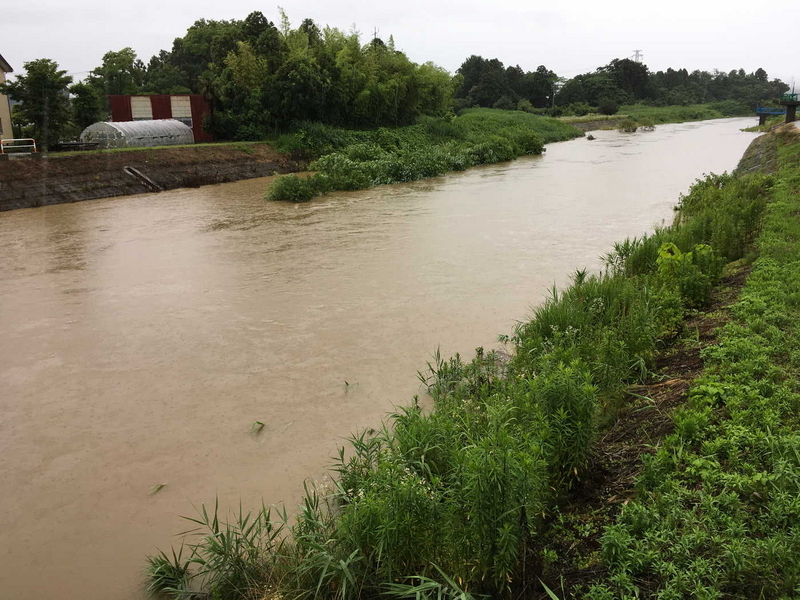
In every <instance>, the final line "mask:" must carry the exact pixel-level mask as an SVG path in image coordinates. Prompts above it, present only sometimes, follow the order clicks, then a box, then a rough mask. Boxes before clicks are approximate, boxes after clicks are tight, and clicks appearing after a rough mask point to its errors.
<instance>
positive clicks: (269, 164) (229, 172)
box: [0, 142, 301, 211]
mask: <svg viewBox="0 0 800 600" xmlns="http://www.w3.org/2000/svg"><path fill="white" fill-rule="evenodd" d="M126 167H132V168H133V169H136V170H138V171H139V172H141V173H143V174H144V175H145V176H147V177H148V178H149V179H150V180H151V181H153V182H154V183H155V184H156V185H158V186H159V187H161V188H162V189H165V190H169V189H175V188H182V187H198V186H201V185H208V184H214V183H226V182H229V181H238V180H240V179H250V178H253V177H266V176H269V175H275V174H278V173H289V172H294V171H298V170H300V168H301V163H299V162H298V161H296V160H293V159H292V158H290V157H289V156H286V155H284V154H281V153H279V152H277V151H275V149H274V148H273V147H272V146H269V145H268V144H263V143H254V142H239V143H231V144H202V145H196V146H180V147H162V148H133V149H127V150H122V151H121V150H108V151H94V152H70V153H65V154H64V155H59V154H50V155H46V156H45V155H39V157H37V158H19V159H15V160H3V161H0V211H3V210H13V209H17V208H32V207H37V206H46V205H49V204H62V203H67V202H79V201H81V200H93V199H96V198H109V197H113V196H127V195H131V194H144V193H147V192H152V191H154V190H153V188H152V187H151V186H149V185H148V184H147V183H145V182H144V181H142V180H141V179H139V178H137V177H134V176H131V175H129V174H128V173H126V172H125V170H124V169H125V168H126Z"/></svg>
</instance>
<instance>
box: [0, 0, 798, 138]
mask: <svg viewBox="0 0 800 600" xmlns="http://www.w3.org/2000/svg"><path fill="white" fill-rule="evenodd" d="M24 70H25V73H24V74H23V75H20V76H18V77H17V78H16V79H15V80H13V81H11V82H8V83H6V84H4V85H3V86H1V87H0V93H4V94H7V95H8V96H10V97H11V99H12V100H15V101H18V102H19V103H18V104H16V105H15V106H14V114H13V115H12V118H13V121H14V122H15V123H16V125H17V129H18V133H19V134H22V133H24V134H25V135H26V136H27V135H29V136H32V137H36V138H37V139H38V140H40V141H41V142H42V144H43V145H44V146H48V145H50V144H51V143H52V142H55V141H58V140H59V139H65V138H71V137H75V136H77V134H78V133H79V132H80V131H81V130H82V129H83V128H85V127H86V126H88V125H90V124H92V123H94V122H97V121H100V120H103V119H106V118H108V105H107V99H106V97H107V96H108V95H111V94H187V93H194V94H202V95H203V96H204V97H205V98H206V99H207V100H208V101H209V103H210V105H211V107H212V115H211V118H210V119H209V121H208V122H207V123H205V124H204V126H205V128H206V129H207V130H208V131H210V132H211V133H213V134H215V135H217V136H218V137H219V138H220V139H233V140H258V139H264V138H268V137H272V136H274V135H275V134H276V133H278V132H280V131H285V130H287V129H289V128H291V127H293V126H294V125H296V124H298V123H302V122H306V121H317V122H323V123H326V124H330V125H336V126H340V127H347V128H374V127H380V126H385V127H391V126H400V125H407V124H409V123H413V122H414V121H415V120H416V119H417V118H418V117H420V116H421V115H444V114H448V113H450V112H452V111H458V110H459V109H461V108H466V107H474V106H479V107H493V108H502V109H508V110H511V109H516V110H523V111H527V112H540V113H546V114H551V115H558V114H562V113H565V114H585V113H587V112H589V111H593V110H601V111H602V112H607V113H609V114H611V113H613V112H615V111H616V109H617V107H618V106H619V105H620V104H625V103H633V102H645V103H649V104H656V105H670V104H693V103H703V102H711V101H720V100H735V101H737V102H740V103H744V104H748V105H752V104H754V103H755V102H757V101H763V100H767V99H770V98H775V97H777V96H779V95H780V94H781V93H783V92H784V91H786V90H787V89H788V86H786V85H785V84H784V83H783V82H781V81H780V80H777V79H776V80H769V78H768V76H767V73H766V72H765V71H764V70H763V69H758V70H757V71H756V72H754V73H750V74H748V73H745V72H744V71H743V70H741V69H740V70H738V71H731V72H730V73H722V72H716V71H715V72H713V73H709V72H707V71H692V72H691V73H690V72H687V70H686V69H678V70H673V69H667V71H666V72H664V71H658V72H655V73H654V72H651V71H649V70H648V68H647V66H646V65H644V64H640V63H637V62H634V61H632V60H629V59H615V60H613V61H611V62H610V63H609V64H608V65H605V66H603V67H600V68H598V69H597V70H595V71H594V72H591V73H585V74H582V75H578V76H576V77H573V78H572V79H569V80H565V79H564V78H561V77H559V76H558V75H557V73H555V72H554V71H552V70H550V69H548V68H547V67H546V66H544V65H542V66H539V67H538V68H537V69H536V70H535V71H530V72H526V71H524V70H523V69H522V68H520V67H519V66H518V65H517V66H509V67H506V66H504V65H503V63H502V62H501V61H500V60H498V59H496V58H494V59H486V58H483V57H481V56H475V55H473V56H470V57H469V58H467V59H466V60H465V61H464V63H463V64H462V65H461V66H460V67H459V69H458V70H457V72H456V74H455V75H451V74H450V73H448V72H447V71H445V70H444V69H442V68H440V67H438V66H436V65H435V64H433V63H431V62H428V63H424V64H416V63H414V62H412V61H411V60H409V58H408V57H407V56H406V55H405V54H404V53H403V52H402V51H400V50H398V49H397V48H396V47H395V44H394V40H393V39H392V37H391V36H390V37H389V38H388V40H386V41H384V40H382V39H380V38H378V37H374V38H372V39H369V40H368V41H366V42H363V41H362V39H361V35H360V34H359V33H358V32H357V31H355V30H352V31H349V32H344V31H342V30H340V29H336V28H332V27H323V28H320V27H319V26H318V25H317V24H316V23H315V22H314V21H313V20H311V19H305V20H303V21H302V22H301V23H300V25H299V26H297V27H292V25H291V23H290V22H289V19H288V18H287V16H286V14H285V13H284V12H283V11H280V19H279V20H278V22H277V24H276V23H274V22H272V21H270V20H268V19H267V18H266V17H265V16H264V15H263V14H262V13H261V12H258V11H256V12H252V13H250V14H249V15H248V16H247V17H246V18H245V19H243V20H236V19H234V20H229V21H215V20H205V19H200V20H198V21H196V22H195V23H194V24H193V25H192V26H191V27H189V29H188V30H187V32H186V34H185V35H184V36H182V37H179V38H176V39H175V40H174V42H173V44H172V48H171V49H170V50H162V51H160V52H159V53H158V54H157V55H155V56H153V57H152V58H150V60H149V61H148V62H147V63H145V62H144V61H143V60H141V59H140V58H139V57H138V56H137V55H136V52H135V51H134V50H133V49H131V48H123V49H122V50H118V51H110V52H107V53H106V54H105V55H104V56H103V59H102V63H101V64H100V65H99V66H98V67H96V68H95V69H94V70H92V71H91V73H90V74H89V76H88V77H86V78H85V79H84V80H83V81H80V82H74V81H73V78H72V77H71V76H69V75H68V74H67V73H66V71H64V70H62V69H60V68H59V66H58V64H57V63H56V62H54V61H52V60H49V59H39V60H34V61H30V62H27V63H25V64H24ZM23 129H24V131H21V130H23Z"/></svg>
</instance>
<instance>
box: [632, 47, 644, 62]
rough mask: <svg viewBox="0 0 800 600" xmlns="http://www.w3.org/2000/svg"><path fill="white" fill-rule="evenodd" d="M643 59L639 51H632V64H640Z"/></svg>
mask: <svg viewBox="0 0 800 600" xmlns="http://www.w3.org/2000/svg"><path fill="white" fill-rule="evenodd" d="M643 58H644V54H642V51H641V50H634V51H633V60H634V62H637V63H640V62H642V59H643Z"/></svg>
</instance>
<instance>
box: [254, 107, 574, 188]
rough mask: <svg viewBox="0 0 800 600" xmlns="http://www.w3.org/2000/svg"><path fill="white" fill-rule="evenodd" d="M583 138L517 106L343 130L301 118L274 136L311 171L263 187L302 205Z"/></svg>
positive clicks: (563, 126)
mask: <svg viewBox="0 0 800 600" xmlns="http://www.w3.org/2000/svg"><path fill="white" fill-rule="evenodd" d="M580 135H582V133H581V132H580V131H578V130H577V129H575V128H574V127H571V126H570V125H567V124H565V123H562V122H560V121H557V120H555V119H551V118H547V117H539V116H535V115H530V114H526V113H521V112H515V111H504V110H493V109H471V110H466V111H464V112H463V113H462V114H461V115H460V116H458V117H452V118H434V117H426V118H422V119H421V120H420V122H419V123H418V124H416V125H410V126H408V127H401V128H394V129H385V128H381V129H376V130H363V131H357V130H347V129H339V128H336V127H331V126H327V125H322V124H319V123H305V124H303V125H301V126H299V127H298V128H297V130H296V131H295V132H294V133H291V134H287V135H284V136H282V137H281V138H279V139H278V142H277V146H278V149H279V150H281V151H282V152H287V153H289V154H290V155H292V156H293V157H294V158H298V159H303V158H305V159H316V160H314V161H313V162H312V163H311V165H310V169H311V170H312V171H315V173H314V174H312V175H310V176H308V177H305V178H300V177H298V176H297V175H284V176H282V177H280V178H278V180H277V181H276V182H275V183H273V184H272V186H271V187H270V189H269V190H268V192H267V198H269V199H271V200H291V201H294V202H305V201H308V200H311V199H312V198H313V197H315V196H319V195H322V194H326V193H328V192H331V191H334V190H358V189H363V188H368V187H372V186H376V185H382V184H387V183H396V182H402V181H414V180H417V179H424V178H427V177H434V176H436V175H441V174H443V173H447V172H448V171H463V170H465V169H467V168H469V167H472V166H475V165H482V164H487V163H495V162H499V161H504V160H511V159H513V158H516V157H517V156H521V155H523V154H541V153H542V152H543V150H544V144H545V143H549V142H556V141H561V140H568V139H571V138H575V137H578V136H580Z"/></svg>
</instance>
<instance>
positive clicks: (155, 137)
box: [81, 119, 194, 148]
mask: <svg viewBox="0 0 800 600" xmlns="http://www.w3.org/2000/svg"><path fill="white" fill-rule="evenodd" d="M81 142H90V143H91V142H96V143H97V144H98V146H97V147H98V148H134V147H149V146H175V145H178V144H194V134H193V133H192V130H191V128H190V127H187V126H186V125H184V124H183V123H181V122H180V121H177V120H175V119H156V120H146V121H113V122H112V121H107V122H101V123H94V124H92V125H89V127H87V128H86V129H84V130H83V133H81Z"/></svg>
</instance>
